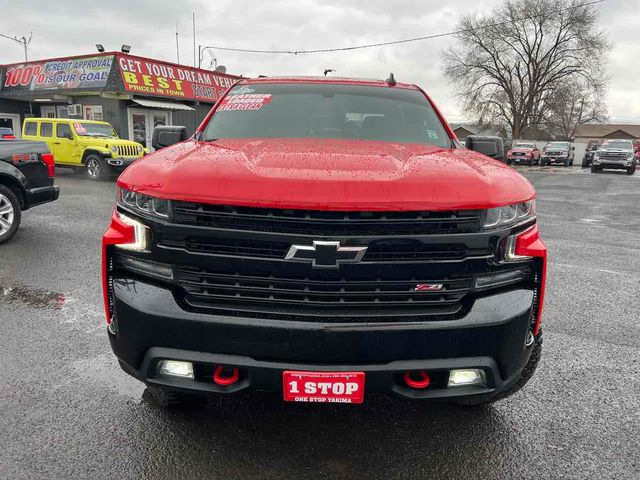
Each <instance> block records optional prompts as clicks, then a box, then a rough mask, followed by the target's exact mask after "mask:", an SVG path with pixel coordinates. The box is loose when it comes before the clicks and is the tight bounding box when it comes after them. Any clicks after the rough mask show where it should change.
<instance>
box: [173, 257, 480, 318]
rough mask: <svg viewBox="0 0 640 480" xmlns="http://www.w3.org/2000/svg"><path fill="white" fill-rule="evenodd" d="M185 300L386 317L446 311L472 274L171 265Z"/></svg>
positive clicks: (236, 309) (245, 308)
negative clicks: (359, 275)
mask: <svg viewBox="0 0 640 480" xmlns="http://www.w3.org/2000/svg"><path fill="white" fill-rule="evenodd" d="M176 272H177V280H178V283H179V285H180V286H181V287H182V288H183V289H184V290H185V291H186V292H187V296H186V301H187V302H188V303H189V304H191V305H193V306H196V307H206V308H214V309H216V310H220V311H225V312H231V313H234V314H237V313H241V314H243V315H246V314H252V313H253V314H259V315H260V316H265V315H266V316H276V317H277V316H282V315H285V316H287V317H288V318H290V317H292V316H293V317H296V318H300V317H303V318H304V319H308V318H309V317H322V318H323V319H325V321H343V320H345V319H349V320H351V321H353V320H354V319H358V320H364V319H366V320H368V321H387V320H388V319H389V318H390V317H395V318H397V317H415V316H419V317H434V316H443V315H447V316H450V315H452V314H455V313H457V312H459V311H460V310H461V309H462V308H463V305H462V299H463V297H464V296H465V295H466V294H467V293H468V292H469V290H470V288H471V276H469V275H460V276H451V277H447V278H431V279H416V278H395V279H388V278H373V279H360V280H356V279H353V278H351V277H350V278H346V277H343V276H340V273H338V272H334V273H333V274H326V273H321V274H320V273H316V274H314V275H273V274H259V273H257V272H254V273H252V274H248V273H247V272H246V271H245V270H243V271H242V272H233V273H228V272H224V271H215V270H204V269H200V268H196V267H193V268H190V267H180V268H177V269H176ZM420 284H430V285H441V286H442V287H441V290H439V291H416V288H417V287H418V285H420Z"/></svg>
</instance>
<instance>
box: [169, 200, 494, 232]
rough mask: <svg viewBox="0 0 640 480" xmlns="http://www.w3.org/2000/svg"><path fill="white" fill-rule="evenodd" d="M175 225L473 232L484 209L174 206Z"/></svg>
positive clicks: (265, 229)
mask: <svg viewBox="0 0 640 480" xmlns="http://www.w3.org/2000/svg"><path fill="white" fill-rule="evenodd" d="M173 219H174V221H175V222H176V223H179V224H183V225H193V226H199V227H210V228H225V229H233V230H241V231H252V232H280V233H293V234H304V235H325V236H326V235H397V234H425V235H426V234H446V233H469V232H474V231H478V230H479V228H480V221H481V218H480V211H479V210H459V211H445V212H420V211H417V212H416V211H414V212H339V211H319V210H287V209H276V208H254V207H230V206H221V205H207V204H193V203H184V202H175V203H174V206H173Z"/></svg>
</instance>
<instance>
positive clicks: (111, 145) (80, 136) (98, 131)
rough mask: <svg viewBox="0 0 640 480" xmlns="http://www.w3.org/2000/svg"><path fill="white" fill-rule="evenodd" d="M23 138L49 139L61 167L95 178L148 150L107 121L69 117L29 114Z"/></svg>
mask: <svg viewBox="0 0 640 480" xmlns="http://www.w3.org/2000/svg"><path fill="white" fill-rule="evenodd" d="M22 138H24V139H26V140H40V141H43V142H46V143H47V144H48V145H49V148H50V149H51V151H52V152H53V156H54V158H55V160H56V166H57V167H72V168H75V169H76V170H78V171H85V172H86V174H87V176H88V177H89V178H90V179H92V180H104V179H106V178H108V177H109V175H110V174H111V173H112V172H121V171H122V170H124V169H125V168H126V167H127V166H129V165H131V163H133V162H134V161H135V160H137V159H139V158H141V157H142V156H143V155H145V153H147V152H148V150H146V149H145V148H144V147H143V146H142V145H141V144H139V143H136V142H132V141H130V140H123V139H121V138H119V137H118V134H117V133H116V131H115V130H114V129H113V127H112V126H111V125H110V124H109V123H107V122H95V121H88V120H72V119H68V118H27V119H26V120H25V121H24V125H23V127H22Z"/></svg>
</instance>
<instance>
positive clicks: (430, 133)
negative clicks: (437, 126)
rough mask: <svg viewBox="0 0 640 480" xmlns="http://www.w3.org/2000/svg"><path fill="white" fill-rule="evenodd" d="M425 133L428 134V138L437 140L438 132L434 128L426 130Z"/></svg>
mask: <svg viewBox="0 0 640 480" xmlns="http://www.w3.org/2000/svg"><path fill="white" fill-rule="evenodd" d="M427 135H428V136H429V139H430V140H438V134H437V133H436V131H435V130H427Z"/></svg>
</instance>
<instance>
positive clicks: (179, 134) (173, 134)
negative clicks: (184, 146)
mask: <svg viewBox="0 0 640 480" xmlns="http://www.w3.org/2000/svg"><path fill="white" fill-rule="evenodd" d="M187 138H189V136H188V135H187V127H173V126H172V127H167V126H162V127H156V128H154V129H153V137H152V139H151V145H153V148H154V149H155V150H160V149H161V148H164V147H168V146H169V145H174V144H176V143H180V142H184V141H185V140H186V139H187Z"/></svg>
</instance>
